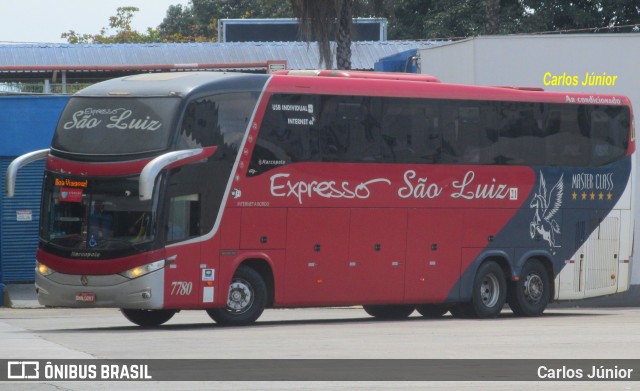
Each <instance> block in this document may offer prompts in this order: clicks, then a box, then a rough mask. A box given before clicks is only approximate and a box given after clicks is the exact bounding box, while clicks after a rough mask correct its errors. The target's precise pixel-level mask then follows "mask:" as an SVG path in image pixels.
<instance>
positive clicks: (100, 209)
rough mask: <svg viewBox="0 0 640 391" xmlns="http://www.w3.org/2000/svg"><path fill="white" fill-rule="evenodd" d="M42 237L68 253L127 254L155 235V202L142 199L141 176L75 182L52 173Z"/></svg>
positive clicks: (49, 177)
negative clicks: (101, 251) (100, 252)
mask: <svg viewBox="0 0 640 391" xmlns="http://www.w3.org/2000/svg"><path fill="white" fill-rule="evenodd" d="M46 182H47V186H46V188H47V189H48V191H47V192H46V193H45V194H44V199H43V213H42V221H43V224H42V237H41V239H42V240H43V241H45V242H47V243H49V244H52V245H54V246H56V247H59V248H64V249H68V250H107V251H109V250H116V251H117V250H120V251H122V250H127V249H131V248H132V247H135V245H139V244H143V243H149V242H151V241H153V239H154V236H155V229H154V220H155V215H154V212H153V209H152V202H151V201H140V200H139V199H138V178H137V177H127V178H117V179H101V180H99V181H98V180H91V179H75V178H69V177H59V176H53V175H48V176H47V178H46Z"/></svg>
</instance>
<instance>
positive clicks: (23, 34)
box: [0, 0, 190, 44]
mask: <svg viewBox="0 0 640 391" xmlns="http://www.w3.org/2000/svg"><path fill="white" fill-rule="evenodd" d="M189 3H190V1H189V0H0V44H1V43H28V42H47V43H66V42H67V41H66V40H65V39H62V38H60V35H62V33H65V32H67V31H69V30H74V31H75V32H76V33H78V34H98V33H100V29H101V28H103V27H107V26H108V25H109V17H110V16H115V15H116V13H117V9H118V7H137V8H139V9H140V11H138V12H136V13H135V14H134V16H133V19H132V26H133V29H134V30H137V31H139V32H145V31H146V30H147V27H153V28H156V27H158V25H159V24H160V23H162V20H163V19H164V17H165V15H166V13H167V9H168V8H169V6H170V5H177V4H182V5H183V6H187V5H189Z"/></svg>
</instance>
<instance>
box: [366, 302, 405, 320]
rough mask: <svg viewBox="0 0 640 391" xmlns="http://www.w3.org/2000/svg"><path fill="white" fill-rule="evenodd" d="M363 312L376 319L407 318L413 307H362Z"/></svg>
mask: <svg viewBox="0 0 640 391" xmlns="http://www.w3.org/2000/svg"><path fill="white" fill-rule="evenodd" d="M362 308H364V310H365V312H366V313H367V314H369V315H371V316H373V317H374V318H378V319H403V318H407V317H408V316H409V315H411V313H412V312H413V310H414V309H415V307H413V306H410V305H363V306H362Z"/></svg>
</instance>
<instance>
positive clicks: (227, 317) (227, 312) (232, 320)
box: [207, 265, 267, 326]
mask: <svg viewBox="0 0 640 391" xmlns="http://www.w3.org/2000/svg"><path fill="white" fill-rule="evenodd" d="M266 305H267V285H266V284H265V282H264V280H263V279H262V277H261V276H260V274H259V273H258V272H257V271H255V270H253V269H252V268H250V267H248V266H244V265H240V266H239V267H238V270H236V274H235V275H234V276H233V279H232V281H231V285H230V286H229V297H228V299H227V306H226V307H225V308H211V309H208V310H207V314H209V316H210V317H211V319H213V320H215V321H216V323H218V324H219V325H221V326H244V325H247V324H251V323H253V322H255V321H256V320H257V319H258V318H259V317H260V315H262V311H264V308H265V306H266Z"/></svg>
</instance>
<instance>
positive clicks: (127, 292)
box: [35, 269, 164, 309]
mask: <svg viewBox="0 0 640 391" xmlns="http://www.w3.org/2000/svg"><path fill="white" fill-rule="evenodd" d="M35 285H36V292H37V294H38V301H39V302H40V304H42V305H45V306H50V307H74V308H97V307H101V308H130V309H161V308H162V305H163V298H164V269H160V270H156V271H154V272H151V273H149V274H146V275H144V276H142V277H138V278H134V279H128V278H126V277H123V276H120V275H118V274H115V275H107V276H93V275H72V274H63V273H53V274H51V275H49V276H43V275H41V274H40V273H38V272H36V284H35Z"/></svg>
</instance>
